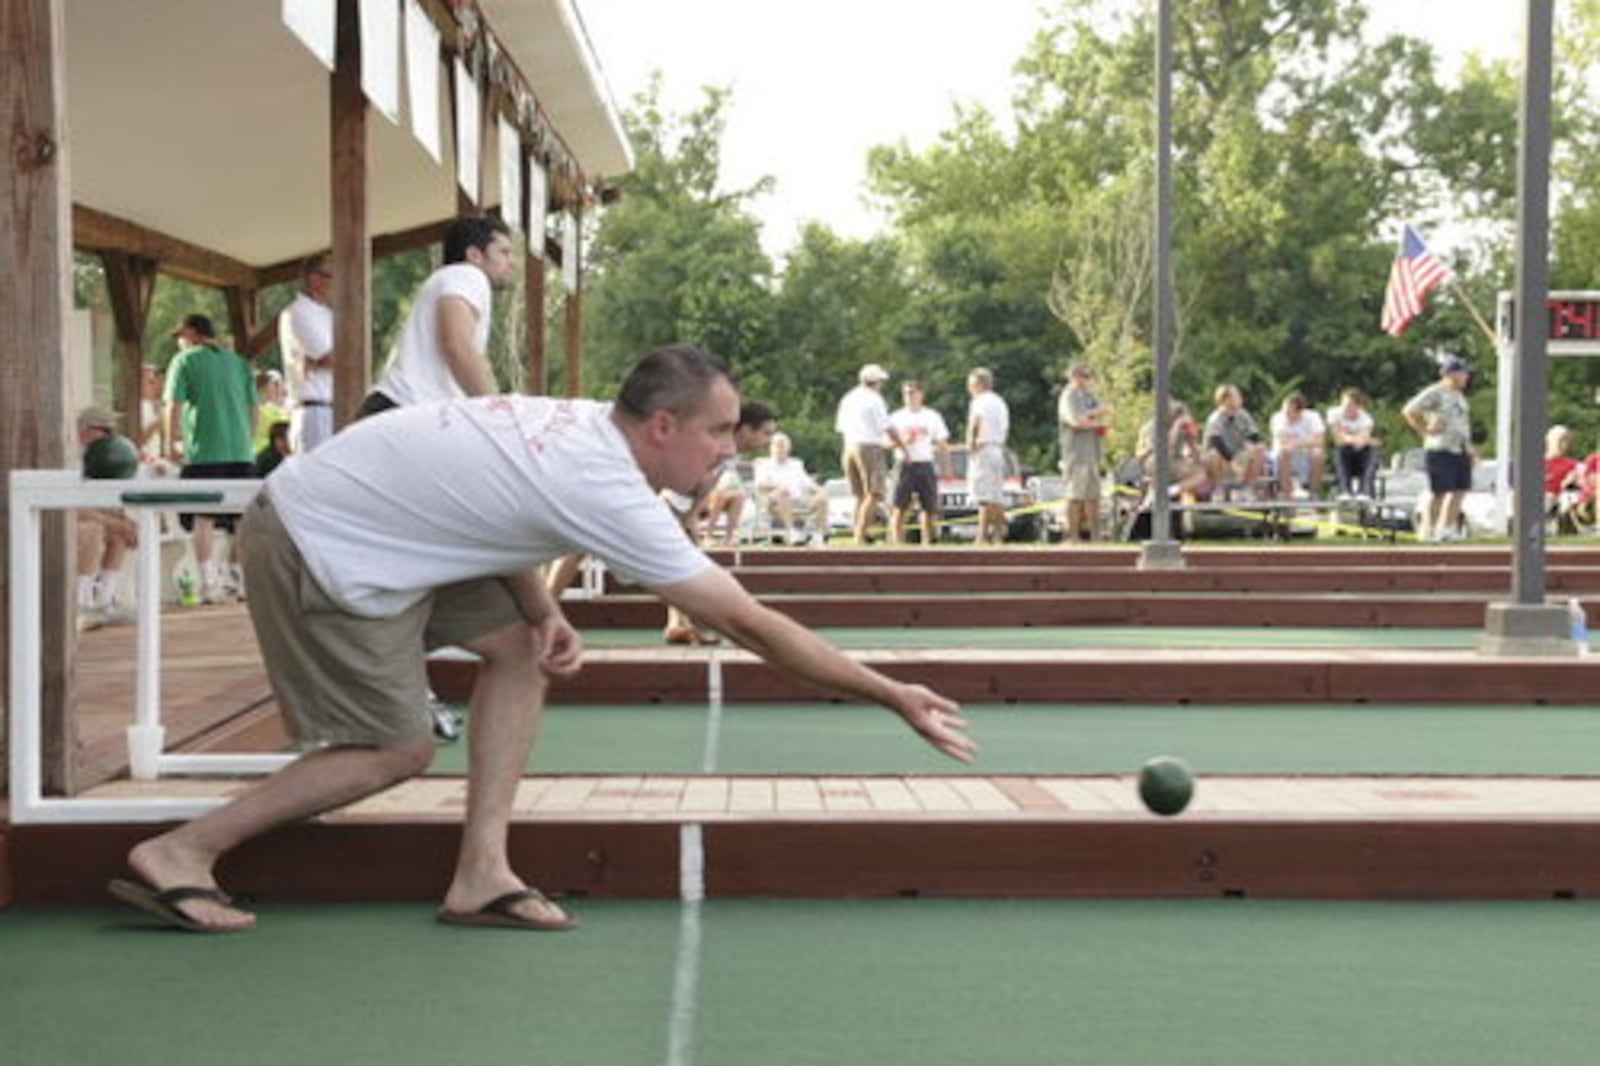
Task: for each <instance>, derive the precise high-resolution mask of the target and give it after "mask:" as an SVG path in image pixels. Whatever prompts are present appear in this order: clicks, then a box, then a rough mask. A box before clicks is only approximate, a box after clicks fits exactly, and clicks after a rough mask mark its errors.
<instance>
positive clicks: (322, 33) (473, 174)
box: [281, 0, 597, 258]
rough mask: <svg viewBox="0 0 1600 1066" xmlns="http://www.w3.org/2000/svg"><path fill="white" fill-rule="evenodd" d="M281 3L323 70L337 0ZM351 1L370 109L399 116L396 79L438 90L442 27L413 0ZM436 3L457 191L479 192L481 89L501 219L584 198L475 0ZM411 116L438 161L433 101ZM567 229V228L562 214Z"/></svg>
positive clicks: (583, 188) (422, 93) (329, 56)
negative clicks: (488, 108) (447, 66)
mask: <svg viewBox="0 0 1600 1066" xmlns="http://www.w3.org/2000/svg"><path fill="white" fill-rule="evenodd" d="M281 2H282V11H283V21H284V24H285V25H286V26H287V27H288V28H289V29H290V30H291V31H293V32H294V34H295V35H296V36H297V37H299V38H300V40H301V41H302V42H303V43H304V44H305V45H306V47H307V48H308V49H310V51H311V52H312V54H313V55H315V56H316V57H317V58H318V59H319V60H321V61H322V63H323V65H324V66H326V67H327V68H328V69H329V70H332V69H333V66H334V36H335V22H336V11H337V0H281ZM358 3H359V6H360V12H361V26H362V35H363V42H364V47H363V49H362V54H363V70H362V85H363V89H364V90H365V91H366V94H367V96H368V98H369V100H370V101H371V102H372V103H373V105H374V106H375V107H376V108H377V109H378V110H379V111H381V112H382V113H384V114H385V115H386V116H387V117H388V118H389V119H390V120H391V121H394V122H397V123H398V122H399V121H400V113H399V112H400V105H399V84H400V82H401V81H402V80H404V81H406V82H407V84H408V85H409V86H410V92H411V96H412V98H413V99H414V100H415V99H418V98H422V99H427V98H430V97H431V98H434V99H437V94H438V88H439V81H438V77H439V66H438V63H437V62H436V60H435V59H434V57H437V56H438V55H439V52H440V47H441V45H442V44H443V43H444V40H443V35H442V34H441V33H440V32H439V29H438V27H437V26H436V25H435V24H434V22H433V19H432V17H431V16H430V15H429V14H428V13H427V11H426V10H425V9H424V7H423V5H422V3H421V2H420V0H358ZM443 6H446V7H447V8H448V12H449V15H450V17H451V18H452V19H453V21H454V23H455V26H454V29H455V33H454V38H455V40H454V49H453V51H454V55H453V62H452V63H451V66H452V67H453V69H454V77H455V88H456V92H455V97H456V104H455V112H456V113H455V116H454V117H455V132H456V142H457V168H456V169H457V180H458V182H459V184H460V186H461V188H462V191H463V192H464V193H465V194H466V195H467V196H468V197H469V198H471V199H472V200H473V201H474V202H477V201H478V200H479V199H480V196H481V182H480V176H479V167H480V159H479V156H480V154H481V147H482V146H481V144H480V143H479V138H480V134H479V121H480V120H481V106H482V99H483V96H484V94H485V90H487V92H488V96H489V98H490V99H491V100H494V101H496V103H497V105H498V106H497V108H496V111H497V114H496V115H495V123H496V127H497V131H498V132H497V137H498V139H499V140H500V142H501V160H500V163H501V166H500V175H501V186H502V187H501V200H502V211H503V212H504V214H505V216H506V221H507V222H508V223H510V224H512V225H514V226H516V227H517V228H518V229H521V230H522V231H523V232H525V233H539V234H542V233H543V232H544V224H545V221H546V217H545V208H546V206H547V204H551V203H553V204H554V205H555V206H556V207H557V208H558V209H571V208H582V207H585V206H589V205H592V204H593V203H594V202H595V200H596V198H597V191H596V190H594V189H592V188H590V187H589V186H588V183H587V182H586V181H585V179H584V175H583V172H582V168H581V167H580V166H579V165H578V162H577V160H576V159H574V158H573V156H572V154H571V152H570V151H569V150H568V149H567V147H566V145H565V143H564V142H563V141H562V139H561V136H560V134H559V133H558V132H557V131H556V129H555V127H554V125H553V124H552V123H551V121H550V117H549V115H548V114H547V113H546V111H545V109H544V107H543V105H541V104H540V102H539V100H538V98H537V97H536V96H535V95H534V93H533V90H532V89H530V88H529V86H528V84H527V82H526V81H525V80H524V79H523V76H522V73H521V72H520V71H519V70H518V69H517V66H516V63H515V62H514V61H513V60H512V58H511V56H510V54H509V52H508V50H507V49H506V48H505V46H504V45H503V44H502V43H501V42H500V41H499V40H498V39H497V38H496V37H495V35H494V33H493V30H492V29H491V27H490V26H489V24H488V22H487V20H486V19H485V18H484V17H483V14H482V12H481V11H480V10H479V8H478V4H477V3H476V0H444V5H443ZM402 25H403V27H404V32H405V34H406V38H407V39H406V45H407V48H406V50H405V52H406V54H405V55H404V56H402V55H401V51H402V50H401V48H400V47H399V44H400V35H401V30H402ZM379 41H387V42H392V43H391V44H390V45H389V46H388V47H387V48H379V47H375V46H376V45H377V44H378V42H379ZM379 56H388V57H390V61H389V63H388V64H387V65H385V64H383V63H379V62H377V61H376V60H377V57H379ZM369 57H371V58H369ZM369 66H370V67H371V68H372V69H371V70H369ZM402 66H403V67H404V70H403V71H402V70H401V69H400V68H401V67H402ZM411 117H412V131H413V133H414V134H415V135H416V137H417V139H418V141H419V143H421V144H422V146H423V148H424V149H425V150H426V151H427V152H428V154H429V155H431V156H432V157H433V158H434V159H435V160H436V161H439V162H441V163H442V162H443V152H442V145H441V143H440V137H439V130H438V125H437V120H438V116H437V114H436V113H435V110H434V109H432V108H419V107H416V106H413V107H412V116H411ZM510 138H514V139H515V142H516V147H517V151H516V152H515V153H513V152H510V151H508V147H509V146H508V145H507V143H506V142H507V140H508V139H510ZM524 153H525V154H526V155H527V157H528V158H529V161H530V163H531V166H530V167H529V168H528V172H529V176H530V181H529V186H530V187H529V190H528V192H529V194H530V195H529V197H528V201H527V202H528V204H529V207H530V208H531V210H530V211H529V212H528V216H529V217H527V218H524V217H522V215H523V211H522V204H523V202H524V201H523V197H522V188H521V185H522V180H521V173H522V168H521V167H520V166H519V165H516V164H517V163H518V162H519V161H520V157H521V155H522V154H524ZM566 228H568V229H574V228H575V226H574V224H573V220H571V219H570V216H569V218H568V220H567V225H566ZM571 236H575V234H573V235H564V237H565V238H566V240H567V242H568V243H570V240H571ZM571 258H576V257H571Z"/></svg>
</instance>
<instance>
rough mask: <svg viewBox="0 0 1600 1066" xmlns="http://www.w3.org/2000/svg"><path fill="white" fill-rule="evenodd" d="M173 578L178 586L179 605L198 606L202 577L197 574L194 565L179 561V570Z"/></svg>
mask: <svg viewBox="0 0 1600 1066" xmlns="http://www.w3.org/2000/svg"><path fill="white" fill-rule="evenodd" d="M172 580H173V583H174V584H175V585H177V588H178V604H179V606H181V607H198V606H199V605H200V578H199V577H197V576H196V575H195V572H194V568H193V567H190V566H186V565H184V564H183V563H179V564H178V572H177V573H176V574H174V575H173V578H172Z"/></svg>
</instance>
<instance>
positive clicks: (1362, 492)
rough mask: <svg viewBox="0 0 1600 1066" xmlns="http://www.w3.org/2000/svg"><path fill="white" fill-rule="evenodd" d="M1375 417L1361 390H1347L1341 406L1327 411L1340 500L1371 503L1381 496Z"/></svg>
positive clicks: (1380, 454)
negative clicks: (1367, 501)
mask: <svg viewBox="0 0 1600 1066" xmlns="http://www.w3.org/2000/svg"><path fill="white" fill-rule="evenodd" d="M1372 428H1373V422H1372V413H1371V412H1370V411H1368V410H1367V398H1366V396H1365V394H1363V393H1362V391H1361V390H1360V389H1356V388H1350V389H1345V390H1344V391H1343V392H1342V393H1340V394H1339V405H1338V406H1337V407H1330V408H1329V409H1328V430H1329V432H1331V433H1332V434H1333V470H1334V477H1335V478H1336V479H1337V481H1338V484H1337V485H1336V486H1335V489H1334V491H1336V492H1337V493H1338V494H1339V496H1340V497H1341V498H1344V497H1349V496H1354V497H1355V498H1357V499H1363V500H1370V499H1372V498H1373V497H1374V496H1376V495H1377V494H1378V468H1379V467H1380V466H1382V465H1383V448H1382V443H1383V442H1382V441H1380V440H1378V438H1377V437H1374V436H1373V435H1372Z"/></svg>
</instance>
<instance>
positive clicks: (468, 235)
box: [356, 215, 517, 418]
mask: <svg viewBox="0 0 1600 1066" xmlns="http://www.w3.org/2000/svg"><path fill="white" fill-rule="evenodd" d="M516 268H517V259H516V246H515V245H513V244H512V243H511V230H510V229H509V228H508V227H507V226H506V224H505V223H504V222H502V221H501V220H500V219H498V218H492V217H487V216H481V215H468V216H465V217H462V218H458V219H456V220H455V221H454V222H452V223H451V224H450V228H449V230H447V231H446V233H445V237H444V265H443V266H441V267H440V268H439V269H438V270H435V271H434V272H433V273H432V274H430V275H428V278H427V280H426V281H424V282H423V283H422V287H421V288H420V289H419V290H417V295H416V297H415V298H414V299H413V300H412V303H411V313H410V314H409V315H407V316H406V321H405V325H404V326H403V327H401V330H400V335H399V337H398V338H396V340H395V344H394V348H393V349H392V350H391V351H390V353H389V359H388V362H387V363H386V364H385V366H384V371H383V375H382V377H380V378H379V380H378V384H377V387H376V388H374V389H373V391H372V392H370V393H368V394H367V397H366V399H364V400H363V401H362V402H361V407H360V410H358V411H357V413H356V417H357V418H362V417H365V416H367V415H371V414H376V413H378V412H379V411H387V410H389V409H390V408H392V407H401V406H404V405H406V404H412V403H429V402H432V401H434V400H449V399H456V398H458V397H461V396H490V395H493V394H494V393H496V392H498V391H499V388H498V386H497V385H496V383H495V380H494V371H493V369H492V368H491V367H490V366H489V356H488V352H489V319H490V312H491V311H492V310H493V301H494V290H495V289H504V288H509V287H510V286H511V284H512V282H513V280H514V279H515V277H516Z"/></svg>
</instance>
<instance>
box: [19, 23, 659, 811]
mask: <svg viewBox="0 0 1600 1066" xmlns="http://www.w3.org/2000/svg"><path fill="white" fill-rule="evenodd" d="M430 75H431V77H430ZM419 87H421V89H422V91H419ZM430 88H431V90H432V91H431V93H430V92H428V91H426V90H428V89H430ZM0 106H3V113H4V115H5V125H6V129H5V143H6V150H5V152H4V153H3V154H0V264H3V266H4V277H3V278H0V375H3V381H4V387H3V388H0V468H3V473H4V474H5V476H6V477H7V478H8V479H9V476H10V473H11V471H13V470H25V469H54V468H67V467H72V466H75V465H76V450H75V445H74V443H73V441H72V438H71V425H72V397H73V395H74V390H73V385H74V383H73V380H72V378H73V374H74V370H73V367H72V360H71V359H70V352H69V346H70V342H69V330H68V319H69V317H70V315H71V312H72V306H73V303H72V293H73V284H72V281H73V255H74V252H75V251H76V252H81V253H92V254H94V255H97V256H98V257H99V258H100V260H101V261H102V262H103V264H104V267H105V274H106V279H107V285H108V289H109V295H110V304H111V309H112V314H113V318H114V323H115V334H116V365H117V372H116V380H115V384H114V389H115V396H116V398H117V402H116V404H115V406H116V407H118V408H120V409H121V410H123V411H137V410H138V409H139V387H140V386H139V377H140V375H139V368H140V364H141V363H142V362H143V361H144V357H145V353H144V352H143V351H142V350H141V348H142V337H143V334H144V331H145V325H146V319H147V316H148V313H149V308H150V299H151V294H152V292H153V289H154V284H155V280H156V278H157V276H158V275H160V274H163V273H165V274H168V275H171V276H174V277H178V278H182V279H185V280H188V281H191V282H198V283H201V284H204V285H208V286H212V287H215V288H216V289H218V290H220V291H221V292H222V293H223V295H224V297H225V302H226V306H227V312H228V323H227V325H228V328H229V332H230V333H231V334H232V336H233V337H234V338H235V343H236V346H237V347H238V348H239V349H240V350H241V351H243V352H245V354H256V353H258V352H260V351H261V350H262V349H263V348H265V347H266V346H267V345H269V344H270V343H271V341H272V339H273V337H274V335H275V323H272V322H263V321H262V314H261V308H260V304H259V300H258V297H259V294H260V293H261V291H262V290H263V289H264V288H266V287H267V286H269V285H273V284H275V283H280V282H285V281H291V280H293V279H295V278H297V277H298V276H299V273H300V264H301V263H302V262H303V261H304V259H305V258H306V257H307V256H309V255H313V254H317V253H322V252H327V253H329V254H330V255H331V257H332V263H333V268H334V272H335V275H336V277H335V283H334V291H333V298H332V304H333V310H334V318H335V322H336V331H337V332H336V338H335V350H336V351H337V352H339V353H340V356H341V358H340V359H339V361H338V365H337V370H336V379H335V380H336V387H335V395H336V419H337V421H338V422H339V423H340V424H343V423H344V422H346V421H348V419H349V418H350V416H351V414H352V413H353V411H354V408H355V406H356V405H357V404H358V403H359V402H360V399H361V397H362V396H363V395H364V394H365V393H366V391H367V389H368V386H369V384H370V374H371V367H372V362H373V352H372V314H371V304H370V299H371V281H372V264H373V261H374V259H375V258H379V257H382V256H385V255H389V254H393V253H396V252H401V251H406V250H410V249H415V248H420V247H425V246H427V245H430V244H432V243H434V242H436V241H437V240H438V238H439V236H440V235H441V233H442V232H443V230H444V228H445V227H446V226H447V225H448V223H449V222H450V220H451V219H453V218H455V217H456V216H458V215H460V214H462V213H470V212H474V211H493V212H498V213H500V214H502V216H503V217H505V218H506V219H507V220H508V221H510V222H512V224H513V227H514V228H515V227H517V226H518V225H521V226H523V227H525V228H526V230H527V231H528V232H527V236H528V238H529V239H528V241H527V246H528V252H529V254H528V255H527V256H526V272H525V277H524V284H525V286H526V293H525V295H526V299H525V300H524V306H525V307H526V309H527V311H526V313H527V315H528V319H529V328H528V329H527V330H526V335H527V350H526V352H525V353H523V359H524V363H525V368H526V380H527V381H528V382H529V383H530V388H532V389H533V390H535V391H541V390H542V388H543V383H544V382H545V381H546V378H547V362H546V351H545V331H544V321H545V319H544V310H545V298H546V285H545V278H546V266H547V263H549V264H555V265H556V266H562V265H565V267H566V277H567V281H568V284H567V285H566V286H565V288H564V293H563V298H564V305H565V306H564V309H563V310H564V329H563V345H564V349H565V351H564V354H565V364H566V367H567V375H566V381H565V391H567V392H568V393H569V394H571V393H576V392H578V391H580V390H581V368H582V288H581V273H580V272H579V271H578V270H577V267H578V263H577V261H576V260H577V257H578V256H579V254H580V247H581V244H580V241H579V240H578V239H577V238H576V235H577V234H579V233H581V223H582V220H583V217H584V215H585V213H586V212H590V211H592V210H593V209H595V207H596V206H597V205H598V204H599V203H601V202H603V201H604V200H605V199H607V198H609V190H608V188H607V185H606V182H607V180H608V179H611V178H614V177H615V176H617V175H620V174H623V173H625V172H626V171H628V170H629V169H630V168H631V166H632V154H631V151H630V148H629V144H628V140H627V137H626V135H625V133H624V131H623V129H622V125H621V122H620V119H619V117H618V114H617V111H616V108H615V105H614V103H613V101H612V99H611V95H610V90H609V88H608V86H607V84H606V81H605V78H604V76H603V73H602V71H601V67H600V63H599V60H598V58H597V56H596V54H595V52H594V49H593V47H592V44H591V42H590V41H589V39H588V36H587V34H586V32H585V30H584V26H583V23H582V20H581V17H580V15H579V13H578V10H577V6H576V0H285V2H282V3H263V2H261V0H162V2H161V3H159V4H117V3H67V2H66V0H0ZM430 128H432V129H434V130H436V131H437V132H436V137H435V138H434V140H435V143H436V150H437V158H436V155H435V152H434V151H430V149H429V148H428V147H425V146H424V143H423V141H424V139H426V137H425V134H426V131H427V130H428V129H430ZM419 130H420V131H422V132H420V133H419V132H418V131H419ZM530 190H532V192H531V193H530ZM547 222H548V225H547ZM563 261H565V262H564V264H563ZM0 530H3V531H4V539H5V540H6V541H7V543H8V544H9V539H10V533H11V530H10V518H9V515H6V516H0ZM69 540H70V538H69V537H68V536H67V526H66V524H65V523H64V522H61V521H57V522H54V523H53V524H51V525H48V526H47V535H46V537H45V558H44V559H43V566H44V569H43V575H44V588H45V601H46V602H45V613H44V620H45V621H44V629H45V632H44V633H43V639H42V646H43V651H44V672H45V673H44V676H45V679H46V681H45V690H46V694H45V714H46V722H47V738H46V766H47V777H48V778H49V779H50V780H49V784H50V785H51V787H53V788H54V789H59V790H62V791H70V790H71V784H72V782H71V781H70V780H69V778H70V774H71V769H70V764H71V759H70V758H69V757H68V756H69V754H70V753H71V751H72V750H73V747H74V737H73V726H72V722H71V716H70V715H69V714H67V713H66V708H69V707H71V706H72V702H73V700H72V686H73V680H72V678H73V658H74V646H75V633H74V629H73V611H72V609H71V607H72V603H71V594H70V581H69V580H68V578H69V575H70V573H71V570H72V568H71V557H70V552H71V546H70V544H69ZM7 565H8V564H6V563H5V562H3V561H0V566H7ZM10 576H11V575H10V574H9V572H6V585H7V587H8V591H9V586H10ZM0 627H3V628H0V633H3V635H4V637H5V639H4V640H0V647H5V648H7V649H9V635H10V634H9V620H8V619H6V618H5V616H4V615H3V614H0ZM0 654H5V655H6V657H7V658H6V661H5V679H6V683H7V691H9V678H10V675H11V666H12V664H11V663H10V661H9V654H10V653H9V650H7V651H5V652H3V653H0ZM3 750H4V735H3V733H0V751H3ZM4 777H5V769H4V762H3V760H0V781H3V780H4Z"/></svg>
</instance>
